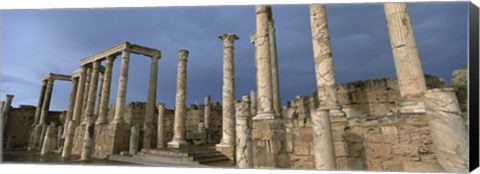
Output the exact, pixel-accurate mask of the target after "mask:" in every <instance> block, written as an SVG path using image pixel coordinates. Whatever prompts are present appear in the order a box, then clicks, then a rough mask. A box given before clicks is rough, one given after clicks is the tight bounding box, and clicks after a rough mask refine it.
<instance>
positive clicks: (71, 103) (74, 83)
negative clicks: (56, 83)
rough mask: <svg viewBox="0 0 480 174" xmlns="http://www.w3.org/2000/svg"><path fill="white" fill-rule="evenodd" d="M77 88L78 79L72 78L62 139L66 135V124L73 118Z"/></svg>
mask: <svg viewBox="0 0 480 174" xmlns="http://www.w3.org/2000/svg"><path fill="white" fill-rule="evenodd" d="M77 88H78V78H76V77H73V78H72V88H71V89H70V100H69V102H68V109H67V116H66V119H65V123H64V130H63V135H62V137H65V136H66V134H67V126H68V122H69V121H70V120H72V117H73V109H74V106H75V97H76V96H75V95H76V94H77Z"/></svg>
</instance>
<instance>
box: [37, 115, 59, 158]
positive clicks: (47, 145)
mask: <svg viewBox="0 0 480 174" xmlns="http://www.w3.org/2000/svg"><path fill="white" fill-rule="evenodd" d="M55 128H56V127H55V124H53V123H52V124H50V125H49V126H48V128H47V131H46V134H45V140H44V142H43V145H42V150H41V151H40V155H41V156H44V155H46V154H47V153H48V152H50V150H52V149H51V147H52V143H53V140H54V139H55V135H54V133H55Z"/></svg>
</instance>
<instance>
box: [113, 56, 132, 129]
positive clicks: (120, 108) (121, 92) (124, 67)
mask: <svg viewBox="0 0 480 174" xmlns="http://www.w3.org/2000/svg"><path fill="white" fill-rule="evenodd" d="M129 61H130V52H129V51H127V50H123V51H122V63H121V65H120V77H119V79H118V88H117V103H116V105H115V117H114V118H113V123H124V122H125V121H124V119H123V114H124V113H125V100H126V97H127V81H128V62H129Z"/></svg>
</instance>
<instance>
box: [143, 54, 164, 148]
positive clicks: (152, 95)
mask: <svg viewBox="0 0 480 174" xmlns="http://www.w3.org/2000/svg"><path fill="white" fill-rule="evenodd" d="M159 58H160V55H156V56H153V57H152V63H151V64H150V80H149V84H148V100H147V106H146V107H147V108H146V110H147V111H146V115H145V122H144V123H143V148H145V149H149V148H150V146H151V144H152V143H151V140H152V129H153V115H154V114H155V99H156V98H157V75H158V59H159Z"/></svg>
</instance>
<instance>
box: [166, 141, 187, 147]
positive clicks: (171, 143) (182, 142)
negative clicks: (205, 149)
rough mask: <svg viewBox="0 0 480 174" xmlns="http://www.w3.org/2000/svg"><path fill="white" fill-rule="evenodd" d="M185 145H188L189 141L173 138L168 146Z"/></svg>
mask: <svg viewBox="0 0 480 174" xmlns="http://www.w3.org/2000/svg"><path fill="white" fill-rule="evenodd" d="M183 145H188V142H187V141H185V140H172V141H171V142H168V145H167V146H168V148H175V149H178V148H181V147H182V146H183Z"/></svg>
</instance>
